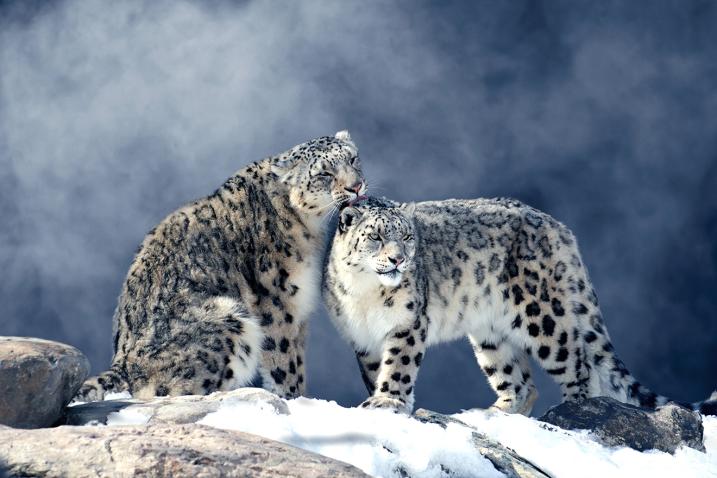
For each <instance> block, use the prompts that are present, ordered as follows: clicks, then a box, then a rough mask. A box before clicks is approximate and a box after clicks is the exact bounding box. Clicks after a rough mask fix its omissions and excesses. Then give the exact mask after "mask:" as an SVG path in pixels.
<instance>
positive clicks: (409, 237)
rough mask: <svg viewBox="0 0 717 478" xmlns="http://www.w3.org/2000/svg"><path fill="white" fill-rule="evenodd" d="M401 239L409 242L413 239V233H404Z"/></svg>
mask: <svg viewBox="0 0 717 478" xmlns="http://www.w3.org/2000/svg"><path fill="white" fill-rule="evenodd" d="M403 240H404V242H410V241H412V240H413V234H406V235H405V236H403Z"/></svg>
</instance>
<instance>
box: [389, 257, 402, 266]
mask: <svg viewBox="0 0 717 478" xmlns="http://www.w3.org/2000/svg"><path fill="white" fill-rule="evenodd" d="M405 260H406V258H405V257H403V256H400V255H399V256H395V257H389V258H388V262H390V263H391V264H393V265H394V266H396V267H398V266H400V265H401V264H402V263H403V261H405Z"/></svg>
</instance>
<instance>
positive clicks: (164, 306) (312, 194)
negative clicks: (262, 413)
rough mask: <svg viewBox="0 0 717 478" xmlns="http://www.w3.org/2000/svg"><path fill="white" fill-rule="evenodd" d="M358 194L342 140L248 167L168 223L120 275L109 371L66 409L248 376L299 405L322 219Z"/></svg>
mask: <svg viewBox="0 0 717 478" xmlns="http://www.w3.org/2000/svg"><path fill="white" fill-rule="evenodd" d="M365 189H366V186H365V182H364V179H363V175H362V173H361V168H360V165H359V160H358V150H357V148H356V145H355V144H354V143H353V142H352V140H351V137H350V136H349V134H348V132H346V131H341V132H339V133H337V134H336V135H335V136H333V137H322V138H318V139H314V140H312V141H309V142H307V143H304V144H300V145H298V146H295V147H293V148H292V149H290V150H288V151H286V152H284V153H283V154H280V155H278V156H274V157H269V158H266V159H264V160H261V161H258V162H256V163H253V164H251V165H249V166H247V167H246V168H244V169H242V170H240V171H239V172H237V173H236V174H234V175H233V176H232V177H230V178H229V179H228V180H227V181H226V182H225V183H224V184H223V185H222V186H221V187H220V188H219V189H218V190H217V191H215V192H214V193H213V194H212V195H211V196H208V197H206V198H204V199H200V200H198V201H195V202H193V203H191V204H189V205H187V206H185V207H182V208H180V209H178V210H177V211H175V212H174V213H172V214H170V215H169V216H168V217H167V218H166V219H164V220H163V221H162V222H161V223H160V224H159V225H158V226H157V227H156V228H154V229H153V230H152V231H151V232H150V233H149V234H148V235H147V237H146V238H145V239H144V241H143V243H142V245H141V246H140V248H139V250H138V252H137V255H136V256H135V258H134V261H133V263H132V266H131V267H130V270H129V273H128V274H127V278H126V280H125V283H124V287H123V289H122V292H121V295H120V297H119V301H118V306H117V309H116V311H115V314H114V319H113V325H114V358H113V360H112V366H111V368H110V370H108V371H106V372H104V373H102V374H100V375H99V376H98V377H93V378H91V379H89V380H87V381H86V382H85V384H84V385H83V386H82V388H81V389H80V392H79V394H78V396H77V397H76V399H77V400H82V401H87V400H98V399H101V398H102V397H103V396H104V394H105V393H106V392H109V391H113V392H116V391H123V390H129V391H130V392H131V393H132V394H133V395H134V396H136V397H147V396H154V395H158V396H161V395H184V394H206V393H210V392H213V391H215V390H230V389H233V388H236V387H239V386H241V385H244V384H246V383H247V382H248V381H249V380H250V379H251V378H252V377H253V376H254V374H255V373H256V371H257V369H258V370H259V372H260V373H261V377H262V379H263V383H264V387H265V388H266V389H268V390H270V391H272V392H274V393H277V394H279V395H281V396H282V397H296V396H297V395H299V394H303V392H304V389H305V374H304V362H303V361H304V341H305V335H306V328H307V323H306V322H307V319H308V316H309V314H310V313H311V312H312V310H313V308H314V306H315V304H316V301H317V299H318V298H319V290H320V280H321V266H322V262H323V257H322V255H323V251H324V246H325V235H326V234H325V228H326V224H327V222H328V216H329V215H330V213H331V212H332V211H333V210H334V209H337V208H338V206H340V205H346V204H351V203H352V202H353V201H356V200H358V199H362V198H363V194H364V192H365Z"/></svg>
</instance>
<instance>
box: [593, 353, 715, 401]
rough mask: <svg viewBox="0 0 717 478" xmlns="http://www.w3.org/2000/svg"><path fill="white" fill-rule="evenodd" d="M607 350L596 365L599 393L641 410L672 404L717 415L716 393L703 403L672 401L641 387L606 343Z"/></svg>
mask: <svg viewBox="0 0 717 478" xmlns="http://www.w3.org/2000/svg"><path fill="white" fill-rule="evenodd" d="M607 345H608V346H607V347H605V348H607V349H610V350H605V348H603V350H602V353H603V355H605V352H608V354H607V355H608V356H607V357H605V359H604V360H603V361H600V362H599V363H598V364H596V367H597V369H598V374H599V376H600V381H601V383H602V386H601V393H599V395H605V396H608V397H611V398H614V399H616V400H620V401H621V402H624V403H629V404H631V405H636V406H639V407H643V408H652V409H654V408H656V407H659V406H662V405H665V404H667V403H674V404H677V405H680V406H682V407H685V408H689V409H691V410H694V411H698V412H700V413H701V414H703V415H717V391H715V392H714V393H712V396H710V398H708V399H707V400H705V401H703V402H696V403H692V404H690V403H685V402H680V401H678V400H672V399H670V398H668V397H665V396H663V395H658V394H657V393H655V392H653V391H652V390H650V389H649V388H647V387H645V386H644V385H642V384H641V383H640V382H639V381H637V379H636V378H635V377H633V376H632V374H630V372H629V371H628V370H627V367H625V364H624V363H623V362H622V360H620V359H619V358H618V357H617V356H615V355H614V354H613V353H612V349H611V348H612V345H611V344H610V343H609V342H608V343H607Z"/></svg>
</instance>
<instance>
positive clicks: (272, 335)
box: [259, 301, 307, 399]
mask: <svg viewBox="0 0 717 478" xmlns="http://www.w3.org/2000/svg"><path fill="white" fill-rule="evenodd" d="M274 302H277V301H274ZM259 320H260V324H261V326H262V332H264V340H263V342H262V345H261V348H262V350H261V352H262V353H261V359H260V366H259V371H260V373H261V377H262V381H263V387H264V388H265V389H267V390H269V391H270V392H272V393H275V394H277V395H279V396H280V397H283V398H286V399H291V398H296V397H298V396H300V395H303V394H304V392H305V388H306V383H305V378H304V345H305V339H306V329H307V324H306V322H305V320H307V319H304V320H303V321H302V322H301V323H297V322H298V320H297V318H295V317H294V316H293V315H292V314H291V313H289V312H287V311H286V309H285V308H284V306H283V305H281V303H279V304H278V305H274V306H273V307H269V308H267V309H266V310H265V311H264V312H262V313H261V315H260V316H259Z"/></svg>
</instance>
